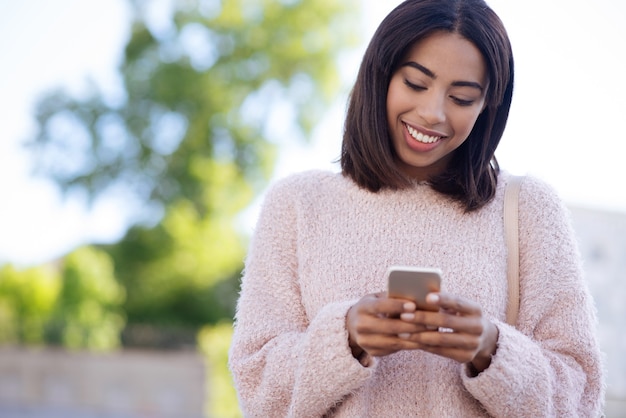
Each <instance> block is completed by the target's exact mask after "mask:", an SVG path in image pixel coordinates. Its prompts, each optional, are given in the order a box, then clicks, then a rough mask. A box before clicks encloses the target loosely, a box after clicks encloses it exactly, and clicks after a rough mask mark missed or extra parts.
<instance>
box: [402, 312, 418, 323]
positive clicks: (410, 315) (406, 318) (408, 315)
mask: <svg viewBox="0 0 626 418" xmlns="http://www.w3.org/2000/svg"><path fill="white" fill-rule="evenodd" d="M400 319H402V320H404V321H412V320H414V319H415V314H414V313H411V312H405V313H403V314H400Z"/></svg>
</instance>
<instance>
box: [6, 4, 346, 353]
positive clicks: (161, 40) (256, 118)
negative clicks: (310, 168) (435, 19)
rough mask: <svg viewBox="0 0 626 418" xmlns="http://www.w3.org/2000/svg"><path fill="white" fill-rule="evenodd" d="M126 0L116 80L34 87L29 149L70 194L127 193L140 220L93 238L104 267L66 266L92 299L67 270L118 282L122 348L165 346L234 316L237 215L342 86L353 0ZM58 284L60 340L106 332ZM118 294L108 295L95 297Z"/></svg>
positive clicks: (241, 242) (241, 246) (42, 170)
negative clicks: (110, 86)
mask: <svg viewBox="0 0 626 418" xmlns="http://www.w3.org/2000/svg"><path fill="white" fill-rule="evenodd" d="M130 4H131V5H132V9H133V11H134V18H133V22H132V30H131V32H130V38H129V40H128V42H127V44H126V46H125V49H124V54H123V57H122V60H121V64H120V67H119V74H120V77H121V78H120V88H119V89H118V91H116V92H115V91H114V92H111V91H109V90H104V91H100V90H99V89H98V87H97V86H95V85H92V86H91V88H90V90H89V91H86V92H84V94H82V95H80V96H71V95H69V94H68V93H66V92H64V91H56V92H51V93H50V94H48V95H46V96H44V97H43V98H42V99H41V100H40V101H39V103H38V106H37V109H36V119H37V125H38V133H37V134H36V136H35V138H34V140H33V141H32V142H31V143H30V144H29V146H30V149H31V150H32V152H33V156H34V158H35V161H36V164H35V166H36V167H37V170H38V173H39V174H41V175H43V176H45V177H48V178H50V179H51V180H53V181H54V182H56V184H58V185H59V187H60V188H61V189H62V190H64V191H65V192H67V193H69V194H72V193H79V194H83V195H85V196H88V197H89V199H90V200H91V201H97V199H99V198H103V197H106V196H111V195H115V196H117V197H119V196H123V199H118V200H119V201H121V202H123V203H122V204H120V211H122V212H128V213H132V214H134V215H135V218H133V219H132V221H131V224H130V225H129V229H128V231H127V233H126V235H125V236H124V237H123V238H122V239H121V241H120V242H118V243H115V244H110V245H103V246H99V247H98V248H99V249H100V250H102V251H104V252H105V253H106V254H108V255H109V256H110V258H111V262H112V267H111V268H112V269H109V267H104V266H103V267H102V269H101V270H100V271H99V273H96V272H94V271H90V270H89V269H87V268H85V267H84V266H78V265H76V267H75V268H76V270H75V274H74V273H72V274H70V273H69V271H68V277H69V279H68V280H73V284H72V285H71V286H73V287H74V288H76V289H81V291H82V292H85V294H87V293H89V292H90V290H89V288H88V286H87V285H86V284H85V283H83V281H82V280H81V279H78V278H77V277H76V276H77V275H80V274H85V275H86V276H85V280H92V279H91V278H88V277H91V276H92V273H93V275H97V274H103V275H105V276H106V277H107V278H110V277H115V278H116V280H118V281H119V283H120V284H121V286H122V287H123V289H124V292H125V299H124V302H123V311H124V314H125V317H126V321H127V322H126V328H125V332H124V334H123V335H124V340H123V342H124V344H128V345H133V344H135V345H157V346H159V345H160V346H163V344H161V343H160V342H159V341H162V340H163V338H162V336H161V338H160V339H159V337H158V336H156V337H155V330H158V329H161V330H162V329H178V330H179V331H180V332H178V331H177V332H178V334H176V333H172V335H174V334H176V335H182V336H181V337H180V338H181V341H183V342H187V341H189V335H192V336H194V337H195V332H197V330H199V329H200V327H201V326H203V325H204V324H215V323H218V322H219V321H221V320H222V319H224V318H226V319H228V320H231V319H232V317H233V313H234V304H235V300H236V297H237V291H238V284H239V276H240V272H241V269H242V268H243V259H244V257H245V248H246V237H243V236H241V234H240V233H239V232H238V230H237V223H236V217H237V216H238V214H239V213H241V211H242V210H243V209H244V208H246V207H248V206H249V205H250V203H251V202H252V200H253V198H254V196H255V195H257V194H258V193H259V191H260V190H261V189H262V188H263V187H264V186H265V185H266V183H267V180H268V178H269V175H270V174H271V171H272V167H273V164H274V157H275V153H276V145H277V144H278V143H279V142H280V141H281V140H294V139H295V140H298V139H299V138H302V137H306V136H307V135H308V134H309V133H310V130H311V128H312V127H313V126H314V124H315V123H316V121H317V120H318V119H319V117H320V116H321V115H322V113H323V111H324V110H325V108H326V106H327V104H328V103H329V101H330V99H332V98H333V96H334V95H335V94H336V93H337V90H338V87H339V76H338V71H337V58H338V54H340V52H341V51H343V50H348V48H352V47H353V46H355V45H356V42H357V39H356V37H355V36H354V33H356V32H357V31H356V30H355V29H356V27H355V25H356V24H357V23H358V19H354V16H355V10H356V9H357V7H356V2H353V1H344V2H334V1H331V0H222V1H219V0H180V1H175V0H172V1H169V2H163V1H153V2H146V1H141V0H134V1H133V0H131V1H130ZM164 5H165V6H167V5H169V6H171V10H170V13H169V15H167V17H165V18H164V17H163V14H162V13H161V14H156V13H155V10H156V9H155V8H160V9H159V10H161V11H162V10H163V7H164ZM155 15H159V16H161V18H160V19H155V18H154V16H155ZM85 257H87V255H85ZM104 262H105V261H104V260H99V261H98V263H104ZM65 263H66V265H68V266H69V265H72V260H71V259H69V258H68V260H66V262H65ZM106 263H109V261H106ZM107 265H108V264H107ZM67 268H69V267H67ZM93 280H97V279H95V278H93ZM106 280H107V281H108V279H106ZM111 288H112V287H111ZM64 292H65V293H64ZM64 292H62V293H61V297H62V298H63V301H64V302H63V303H64V306H66V308H64V309H65V310H64V311H56V313H55V315H57V319H58V320H59V321H60V322H61V323H62V324H63V325H62V327H63V329H64V330H65V331H64V333H63V335H62V337H59V338H61V339H62V340H63V342H64V343H67V344H70V345H74V344H87V342H88V341H91V340H93V339H99V338H102V339H107V338H109V337H106V336H105V335H104V334H103V335H101V336H95V335H93V336H91V335H86V334H85V332H84V330H85V328H84V327H85V326H87V324H91V323H93V321H96V319H97V318H101V319H103V318H104V317H103V316H102V315H104V314H103V313H102V312H100V311H98V310H97V309H95V308H93V307H92V306H89V305H88V304H85V305H81V304H77V305H75V306H74V305H72V306H74V307H73V308H71V309H70V305H71V302H72V300H73V299H72V297H73V296H72V293H71V292H72V291H71V290H69V289H68V290H67V291H65V290H64ZM68 292H69V293H68ZM120 294H121V293H120V292H118V291H117V290H111V293H110V295H109V296H108V297H107V298H108V299H106V298H105V299H106V300H104V299H103V300H101V301H100V302H98V303H101V305H102V306H105V305H106V306H108V305H107V304H110V303H114V302H116V301H119V300H122V299H121V296H120ZM0 309H2V308H0ZM0 312H1V311H0ZM0 315H2V314H1V313H0ZM73 315H77V317H80V318H81V319H80V320H78V319H76V320H74V319H72V320H70V319H71V317H72V316H73ZM107 318H108V319H107V320H110V321H111V323H112V324H119V322H116V321H117V320H114V318H116V317H115V315H113V314H112V316H111V317H107ZM116 326H117V325H115V326H113V328H115V327H116ZM76 327H77V328H76ZM113 328H111V330H112V329H113ZM181 333H182V334H181ZM156 334H158V332H156ZM59 335H60V334H57V336H59ZM173 338H174V337H172V338H170V337H167V338H165V339H166V340H167V339H169V340H172V339H173ZM176 338H177V337H176ZM192 340H194V339H193V338H192ZM174 345H175V344H174Z"/></svg>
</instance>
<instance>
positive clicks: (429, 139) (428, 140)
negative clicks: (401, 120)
mask: <svg viewBox="0 0 626 418" xmlns="http://www.w3.org/2000/svg"><path fill="white" fill-rule="evenodd" d="M404 126H406V129H407V130H408V131H409V134H410V135H411V136H412V137H413V139H415V140H416V141H418V142H421V143H423V144H432V143H435V142H437V141H439V140H440V139H441V138H443V137H441V136H430V135H424V134H423V133H421V132H419V131H418V130H416V129H414V128H413V127H411V126H409V125H407V124H406V123H405V124H404Z"/></svg>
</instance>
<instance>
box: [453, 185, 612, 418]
mask: <svg viewBox="0 0 626 418" xmlns="http://www.w3.org/2000/svg"><path fill="white" fill-rule="evenodd" d="M519 211H520V212H519V228H520V237H519V239H520V313H519V318H518V324H517V327H515V328H514V327H511V326H509V325H507V324H505V323H502V322H498V321H496V325H497V326H498V329H499V340H498V347H497V351H496V354H495V356H494V357H493V359H492V363H491V365H490V366H489V368H488V369H487V370H485V371H484V372H483V373H481V374H479V375H478V376H477V377H474V378H471V377H468V375H467V374H466V373H463V382H464V384H465V387H466V388H467V389H468V390H469V391H470V393H472V395H474V397H476V398H477V399H478V400H479V401H480V402H481V403H482V404H483V406H484V407H485V408H486V410H487V411H488V412H489V413H490V414H491V415H493V416H496V417H506V416H516V417H539V416H546V417H547V416H562V417H565V416H568V417H569V416H577V417H583V416H584V417H598V416H601V414H602V406H603V405H602V404H603V391H604V387H603V383H602V382H603V380H602V367H601V356H600V351H599V348H598V343H597V341H596V336H595V331H596V329H595V327H596V314H595V307H594V305H593V301H592V299H591V296H590V294H589V292H588V290H587V286H586V284H585V282H584V280H583V274H582V268H581V263H580V255H579V253H578V249H577V245H576V241H575V239H574V233H573V230H572V228H571V225H570V221H569V217H568V213H567V210H566V209H565V207H564V206H563V204H562V203H561V201H560V200H559V198H558V197H557V195H556V193H555V192H554V191H553V190H552V189H551V188H549V187H548V186H547V185H545V184H543V183H542V182H540V181H538V180H536V179H533V178H526V179H525V181H524V184H523V185H522V190H521V194H520V206H519Z"/></svg>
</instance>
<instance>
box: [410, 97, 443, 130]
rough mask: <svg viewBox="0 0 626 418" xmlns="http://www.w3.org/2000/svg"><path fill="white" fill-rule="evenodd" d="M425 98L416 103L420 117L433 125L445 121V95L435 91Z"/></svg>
mask: <svg viewBox="0 0 626 418" xmlns="http://www.w3.org/2000/svg"><path fill="white" fill-rule="evenodd" d="M423 99H424V100H421V101H420V103H419V104H417V105H416V110H417V113H418V115H419V117H421V118H422V120H423V121H424V122H426V123H428V124H429V125H431V126H434V125H437V124H438V123H441V122H443V121H445V119H446V112H445V97H443V95H441V94H437V93H436V92H434V91H433V92H431V94H428V95H426V96H424V97H423Z"/></svg>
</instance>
